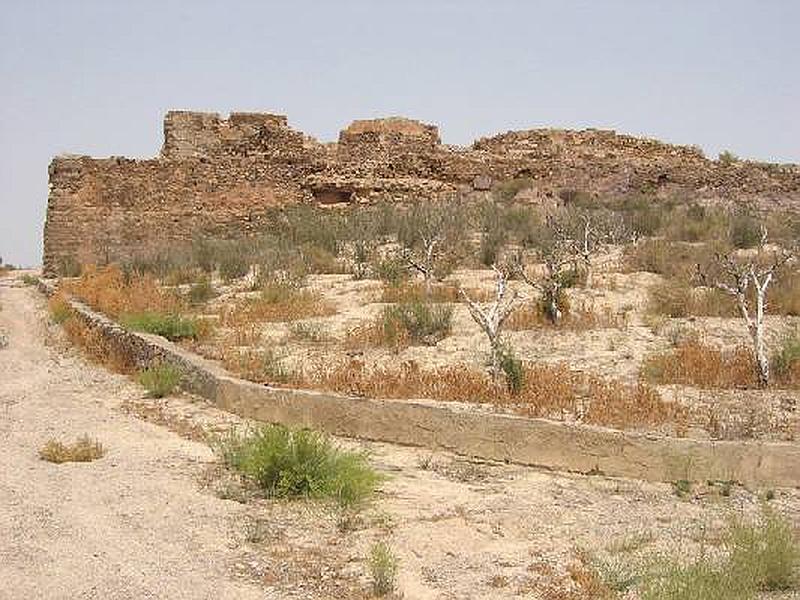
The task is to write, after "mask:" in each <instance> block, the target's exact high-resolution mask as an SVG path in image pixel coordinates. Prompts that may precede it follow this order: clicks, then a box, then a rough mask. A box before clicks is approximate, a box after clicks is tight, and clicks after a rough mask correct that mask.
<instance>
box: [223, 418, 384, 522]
mask: <svg viewBox="0 0 800 600" xmlns="http://www.w3.org/2000/svg"><path fill="white" fill-rule="evenodd" d="M212 445H213V447H214V449H215V450H216V451H217V453H218V454H219V455H220V457H221V458H222V460H223V461H224V462H225V464H226V465H228V466H229V467H231V468H233V469H236V470H237V471H239V472H241V473H242V474H244V475H245V476H247V477H248V478H250V479H252V480H253V481H254V482H255V483H256V484H257V485H258V486H259V488H260V489H261V490H262V491H263V492H264V493H265V494H266V495H267V496H268V497H270V498H297V497H302V498H312V499H327V500H333V501H335V502H336V504H337V505H338V506H339V507H340V508H343V509H346V508H350V507H357V506H359V505H360V504H362V503H363V502H365V501H366V500H368V499H369V498H370V497H371V496H372V494H373V493H374V491H375V489H376V487H377V485H378V484H379V483H380V481H381V479H382V478H381V476H380V475H379V474H378V473H376V472H375V471H374V470H373V469H372V467H371V466H370V465H369V462H368V460H367V456H366V455H365V454H364V453H361V452H351V451H347V450H342V449H340V448H338V447H336V446H335V445H334V444H333V442H331V440H330V438H328V437H327V436H325V435H323V434H320V433H317V432H315V431H311V430H308V429H289V428H287V427H284V426H283V425H265V426H263V427H261V428H259V429H255V430H251V431H247V432H244V433H241V432H236V431H232V432H230V433H229V434H228V435H227V436H225V437H222V438H218V439H217V440H214V442H213V444H212Z"/></svg>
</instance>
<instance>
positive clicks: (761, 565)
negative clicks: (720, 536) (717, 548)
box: [727, 509, 800, 591]
mask: <svg viewBox="0 0 800 600" xmlns="http://www.w3.org/2000/svg"><path fill="white" fill-rule="evenodd" d="M727 545H728V547H729V549H730V568H729V570H730V571H732V572H735V573H743V574H745V576H746V577H747V579H748V580H750V581H752V582H753V583H754V584H755V585H756V587H757V588H758V589H759V590H764V591H773V590H789V589H794V587H795V585H796V584H797V582H798V579H797V568H798V564H799V563H800V547H798V544H797V542H796V541H795V539H794V534H793V531H792V526H791V525H790V524H789V523H788V522H787V521H785V520H784V519H782V518H780V517H779V516H778V515H777V514H775V513H774V512H773V511H771V510H768V509H765V510H764V513H763V516H762V522H761V523H757V524H754V525H751V524H743V523H734V524H733V525H732V526H731V527H730V530H729V532H728V537H727Z"/></svg>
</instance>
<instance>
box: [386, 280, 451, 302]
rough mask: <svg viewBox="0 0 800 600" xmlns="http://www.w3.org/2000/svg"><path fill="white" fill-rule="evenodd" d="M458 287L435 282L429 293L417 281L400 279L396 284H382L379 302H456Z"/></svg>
mask: <svg viewBox="0 0 800 600" xmlns="http://www.w3.org/2000/svg"><path fill="white" fill-rule="evenodd" d="M458 301H459V298H458V288H456V287H454V286H452V285H447V284H442V283H437V284H434V285H432V286H431V293H430V295H426V294H425V286H424V285H423V284H422V283H420V282H418V281H402V282H400V283H398V284H384V286H383V290H382V291H381V297H380V300H379V302H385V303H387V304H393V303H399V302H458Z"/></svg>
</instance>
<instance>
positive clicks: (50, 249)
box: [44, 111, 800, 273]
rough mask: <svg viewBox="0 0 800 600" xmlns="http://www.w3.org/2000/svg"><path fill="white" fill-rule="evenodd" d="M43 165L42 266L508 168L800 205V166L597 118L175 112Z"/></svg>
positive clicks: (631, 187)
mask: <svg viewBox="0 0 800 600" xmlns="http://www.w3.org/2000/svg"><path fill="white" fill-rule="evenodd" d="M49 172H50V194H49V199H48V207H47V219H46V222H45V231H44V268H45V272H47V273H54V272H55V271H57V270H58V269H59V267H60V265H63V264H66V263H68V262H78V263H88V262H93V263H104V262H108V261H114V260H122V259H126V258H130V257H132V256H135V255H137V254H141V253H143V251H145V250H146V249H148V248H152V247H159V246H166V245H170V244H172V243H175V242H188V241H191V240H192V239H194V238H196V237H198V236H220V237H237V236H241V235H246V234H249V233H254V232H257V231H259V229H260V228H261V227H262V226H263V223H264V220H265V218H266V216H267V213H268V211H269V210H270V209H271V208H273V207H275V206H283V205H287V204H291V203H298V202H309V203H311V202H318V203H324V204H329V203H340V202H374V201H377V200H389V201H398V202H407V201H413V200H419V199H424V198H436V197H443V196H448V195H452V194H456V193H469V192H470V191H474V190H486V189H487V188H489V187H491V185H492V184H493V183H497V182H501V181H503V180H507V179H511V178H515V177H526V178H529V179H530V180H531V181H532V182H533V186H532V188H531V189H530V190H528V191H527V193H526V196H525V197H526V198H527V199H528V200H529V201H531V202H536V201H541V200H542V199H545V198H552V197H555V196H556V195H557V194H558V193H559V192H560V191H561V190H565V189H569V190H579V191H584V192H589V193H591V194H598V195H601V194H624V193H629V192H647V193H651V194H653V195H654V196H655V197H659V196H661V197H667V196H670V195H676V194H677V195H680V194H686V195H688V196H691V197H692V198H696V199H700V200H709V201H735V202H751V203H755V204H757V205H759V206H761V207H762V208H774V207H778V206H782V207H797V206H800V169H798V166H797V165H770V164H764V163H754V162H747V161H735V162H728V163H724V162H720V161H712V160H708V159H706V158H705V157H704V156H703V155H702V153H701V152H700V151H699V150H698V149H696V148H694V147H691V146H676V145H671V144H665V143H662V142H658V141H655V140H649V139H643V138H636V137H632V136H626V135H619V134H616V133H615V132H613V131H602V130H584V131H565V130H552V129H541V130H530V131H518V132H508V133H504V134H501V135H497V136H494V137H490V138H483V139H481V140H478V141H476V142H475V143H474V144H472V145H471V146H469V147H466V148H461V147H452V146H447V145H444V144H442V143H441V140H440V138H439V133H438V130H437V128H436V127H435V126H434V125H428V124H424V123H420V122H418V121H413V120H410V119H404V118H398V117H394V118H388V119H374V120H363V121H354V122H353V123H352V124H351V125H350V126H348V127H347V128H346V129H345V130H343V131H342V132H341V134H340V136H339V140H338V142H337V143H335V144H322V143H320V142H318V141H316V140H314V139H313V138H311V137H308V136H306V135H304V134H303V133H302V132H300V131H297V130H294V129H292V128H291V127H290V126H289V125H288V122H287V119H286V117H284V116H281V115H272V114H262V113H232V114H231V115H230V116H229V117H228V118H227V119H224V118H221V117H220V116H219V115H218V114H215V113H197V112H186V111H172V112H169V113H167V115H166V117H165V120H164V145H163V147H162V150H161V153H160V155H159V156H158V157H157V158H153V159H148V160H133V159H127V158H120V157H111V158H103V159H96V158H90V157H86V156H77V157H76V156H59V157H56V158H54V159H53V161H52V163H51V164H50V171H49Z"/></svg>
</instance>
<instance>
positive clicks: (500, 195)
mask: <svg viewBox="0 0 800 600" xmlns="http://www.w3.org/2000/svg"><path fill="white" fill-rule="evenodd" d="M531 186H533V180H532V179H531V178H530V177H515V178H514V179H507V180H505V181H501V182H500V183H498V184H497V185H495V187H494V189H493V190H492V193H493V194H494V196H495V198H497V200H499V201H500V202H509V201H511V200H513V199H514V196H516V195H517V194H519V193H520V192H521V191H522V190H527V189H528V188H530V187H531Z"/></svg>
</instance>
